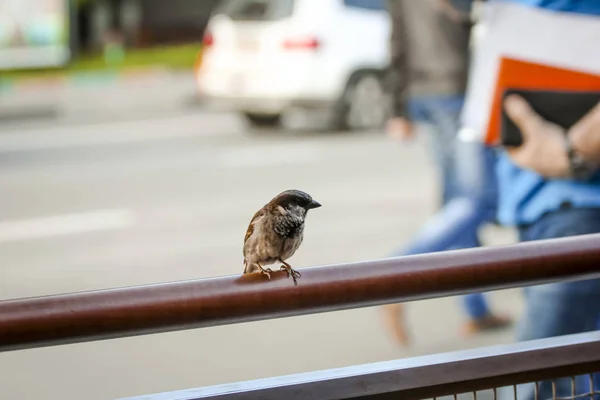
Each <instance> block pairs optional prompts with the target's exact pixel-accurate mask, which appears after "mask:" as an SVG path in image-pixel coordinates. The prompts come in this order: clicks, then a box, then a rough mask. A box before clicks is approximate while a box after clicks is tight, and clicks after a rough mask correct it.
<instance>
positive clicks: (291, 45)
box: [283, 36, 321, 50]
mask: <svg viewBox="0 0 600 400" xmlns="http://www.w3.org/2000/svg"><path fill="white" fill-rule="evenodd" d="M319 47H321V42H320V41H319V39H317V38H316V37H313V36H307V37H298V38H290V39H286V40H284V42H283V48H284V49H286V50H317V49H318V48H319Z"/></svg>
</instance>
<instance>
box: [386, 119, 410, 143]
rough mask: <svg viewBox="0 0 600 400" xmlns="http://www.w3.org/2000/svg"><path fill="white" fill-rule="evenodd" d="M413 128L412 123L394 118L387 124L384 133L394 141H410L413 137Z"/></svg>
mask: <svg viewBox="0 0 600 400" xmlns="http://www.w3.org/2000/svg"><path fill="white" fill-rule="evenodd" d="M414 131H415V129H414V126H413V124H412V122H410V121H409V120H408V119H406V118H403V117H394V118H392V119H390V120H389V121H388V123H387V127H386V132H387V134H388V135H389V136H390V137H391V138H394V139H400V140H410V139H412V138H413V136H414Z"/></svg>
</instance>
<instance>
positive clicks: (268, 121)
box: [244, 113, 280, 128]
mask: <svg viewBox="0 0 600 400" xmlns="http://www.w3.org/2000/svg"><path fill="white" fill-rule="evenodd" d="M244 117H245V118H246V121H247V122H248V123H249V124H250V125H251V126H252V127H253V128H274V127H277V126H278V125H279V122H280V120H279V115H277V114H276V115H264V114H253V113H244Z"/></svg>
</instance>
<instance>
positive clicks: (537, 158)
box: [504, 95, 571, 178]
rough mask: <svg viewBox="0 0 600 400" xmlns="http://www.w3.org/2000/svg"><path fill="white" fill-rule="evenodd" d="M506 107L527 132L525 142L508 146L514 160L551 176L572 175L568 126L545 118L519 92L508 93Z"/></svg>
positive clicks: (513, 118) (521, 128)
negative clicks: (567, 138)
mask: <svg viewBox="0 0 600 400" xmlns="http://www.w3.org/2000/svg"><path fill="white" fill-rule="evenodd" d="M504 109H505V110H506V113H507V115H508V117H509V118H510V119H511V120H512V121H513V122H514V123H515V124H516V125H517V127H518V128H519V130H520V131H521V134H522V135H523V144H522V145H521V146H519V147H507V148H506V152H507V153H508V155H509V156H510V158H511V159H512V160H513V162H514V163H515V164H517V165H518V166H520V167H521V168H525V169H529V170H532V171H535V172H537V173H538V174H540V175H542V176H544V177H547V178H567V177H569V176H570V174H571V173H570V168H569V159H568V156H567V152H566V150H565V145H564V141H565V138H564V137H565V134H566V133H565V130H564V129H563V128H561V127H560V126H558V125H556V124H553V123H551V122H548V121H546V120H545V119H543V118H542V117H541V116H540V115H539V114H538V113H536V112H535V111H534V110H533V109H532V108H531V106H530V105H529V103H527V101H526V100H525V99H524V98H523V97H521V96H519V95H510V96H508V97H507V98H506V99H505V101H504Z"/></svg>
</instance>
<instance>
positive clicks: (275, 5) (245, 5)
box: [217, 0, 294, 21]
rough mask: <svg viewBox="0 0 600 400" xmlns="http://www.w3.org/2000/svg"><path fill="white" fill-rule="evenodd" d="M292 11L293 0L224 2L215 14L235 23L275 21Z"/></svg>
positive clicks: (287, 15)
mask: <svg viewBox="0 0 600 400" xmlns="http://www.w3.org/2000/svg"><path fill="white" fill-rule="evenodd" d="M293 10H294V0H225V1H224V2H223V3H222V5H221V7H219V9H218V10H217V13H218V14H225V15H227V16H228V17H229V18H231V19H233V20H236V21H275V20H278V19H283V18H286V17H289V16H290V15H292V12H293Z"/></svg>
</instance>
